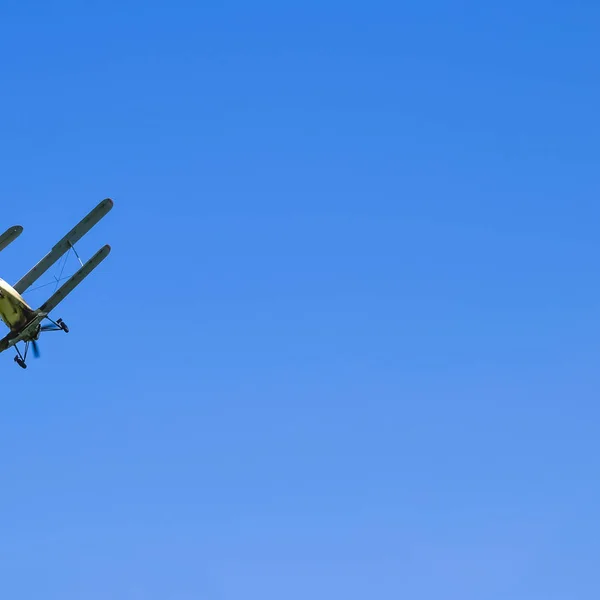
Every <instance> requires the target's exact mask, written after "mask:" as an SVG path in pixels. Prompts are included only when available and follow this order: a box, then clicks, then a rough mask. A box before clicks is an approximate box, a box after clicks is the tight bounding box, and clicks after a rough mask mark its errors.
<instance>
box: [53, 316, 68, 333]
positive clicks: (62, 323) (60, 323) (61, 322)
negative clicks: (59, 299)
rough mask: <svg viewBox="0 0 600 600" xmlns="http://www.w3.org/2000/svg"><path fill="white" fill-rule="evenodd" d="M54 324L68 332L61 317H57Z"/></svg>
mask: <svg viewBox="0 0 600 600" xmlns="http://www.w3.org/2000/svg"><path fill="white" fill-rule="evenodd" d="M56 324H57V325H58V326H59V327H60V328H61V329H62V330H63V331H64V332H65V333H69V328H68V327H67V324H66V323H65V322H64V321H63V320H62V319H58V321H56Z"/></svg>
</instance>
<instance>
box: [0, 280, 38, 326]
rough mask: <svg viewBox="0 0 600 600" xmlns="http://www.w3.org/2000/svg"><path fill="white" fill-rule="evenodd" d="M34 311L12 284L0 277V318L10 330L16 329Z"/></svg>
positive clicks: (23, 324) (29, 318)
mask: <svg viewBox="0 0 600 600" xmlns="http://www.w3.org/2000/svg"><path fill="white" fill-rule="evenodd" d="M34 316H35V311H34V310H33V309H32V308H31V306H29V305H28V304H27V302H25V300H24V299H23V297H22V296H21V294H19V292H17V290H15V289H14V288H13V287H12V285H10V284H8V283H6V281H4V280H3V279H0V319H2V321H3V322H4V324H5V325H6V326H7V327H8V328H9V329H10V330H11V331H18V330H19V329H21V328H22V327H24V326H25V325H26V324H27V323H28V322H29V321H30V320H31V319H32V318H33V317H34Z"/></svg>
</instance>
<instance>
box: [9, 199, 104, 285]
mask: <svg viewBox="0 0 600 600" xmlns="http://www.w3.org/2000/svg"><path fill="white" fill-rule="evenodd" d="M112 207H113V201H112V200H111V199H110V198H106V199H105V200H103V201H102V202H100V204H98V206H96V208H94V210H92V211H91V212H90V213H89V214H88V215H87V216H86V217H84V218H83V219H82V220H81V221H80V222H79V223H78V224H77V225H75V227H73V229H71V231H69V233H67V235H65V237H64V238H63V239H62V240H60V242H58V243H57V244H56V245H55V246H54V247H53V248H52V250H50V252H48V254H46V256H44V258H42V260H40V262H39V263H38V264H37V265H35V267H33V269H31V271H29V273H27V274H26V275H24V276H23V277H21V279H20V280H19V281H17V283H15V285H14V286H13V287H14V288H15V290H17V292H19V294H23V292H24V291H25V290H27V289H28V288H29V287H31V286H32V285H33V284H34V283H35V282H36V281H37V280H38V279H39V278H40V277H41V276H42V275H43V274H44V273H45V272H46V271H47V270H48V269H49V268H50V267H52V266H53V265H54V264H56V262H57V261H58V260H60V258H61V257H62V256H63V255H64V254H65V253H66V252H68V251H69V249H70V248H71V247H72V246H74V245H75V243H76V242H78V241H79V240H80V239H81V238H82V237H83V236H84V235H85V234H86V233H87V232H88V231H89V230H90V229H91V228H92V227H94V225H96V224H97V223H98V222H99V221H100V220H101V219H102V218H103V217H105V216H106V215H107V214H108V212H109V211H110V209H111V208H112Z"/></svg>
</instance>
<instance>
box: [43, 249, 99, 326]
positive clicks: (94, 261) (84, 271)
mask: <svg viewBox="0 0 600 600" xmlns="http://www.w3.org/2000/svg"><path fill="white" fill-rule="evenodd" d="M109 253H110V246H109V245H108V244H107V245H106V246H104V247H103V248H101V249H100V250H98V252H96V254H94V256H92V258H90V260H88V261H87V262H86V263H85V265H83V267H81V269H79V271H77V272H76V273H75V275H73V276H72V277H71V278H70V279H68V280H67V282H66V283H64V284H63V285H62V286H61V287H60V288H58V290H57V291H56V292H55V293H54V294H52V296H50V298H48V300H46V302H44V304H42V306H40V308H39V311H40V312H41V313H44V314H46V315H47V314H48V313H50V312H51V311H53V310H54V309H55V308H56V307H57V306H58V305H59V304H60V303H61V302H62V301H63V300H64V299H65V298H66V297H67V296H68V295H69V294H70V293H71V292H72V291H73V290H74V289H75V288H76V287H77V286H78V285H79V284H80V283H81V282H82V281H83V280H84V279H85V278H86V277H87V276H88V275H89V274H90V273H91V272H92V271H93V270H94V269H95V268H96V267H97V266H98V265H99V264H100V263H101V262H102V261H103V260H104V259H105V258H106V257H107V256H108V255H109Z"/></svg>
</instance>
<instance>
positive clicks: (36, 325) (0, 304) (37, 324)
mask: <svg viewBox="0 0 600 600" xmlns="http://www.w3.org/2000/svg"><path fill="white" fill-rule="evenodd" d="M112 206H113V201H112V200H111V199H110V198H106V199H105V200H103V201H102V202H100V204H98V205H97V206H96V208H94V209H93V210H92V211H91V212H90V213H89V214H88V215H87V216H86V217H85V218H84V219H82V220H81V221H80V222H79V223H78V224H77V225H76V226H75V227H74V228H73V229H72V230H71V231H70V232H69V233H67V235H65V236H64V237H63V238H62V239H61V240H60V241H59V242H58V243H57V244H55V245H54V246H53V248H52V249H51V250H50V252H49V253H48V254H46V256H44V258H42V260H40V261H39V262H38V263H37V264H36V265H35V266H34V267H33V268H32V269H31V270H30V271H29V272H28V273H26V274H25V275H24V276H23V277H22V278H21V279H20V280H19V281H17V283H15V284H14V286H12V285H10V284H8V283H7V282H6V281H4V280H3V279H0V320H2V322H3V323H4V324H5V325H6V326H7V327H8V328H9V330H10V332H9V333H8V335H6V336H5V337H4V338H2V339H0V353H1V352H4V351H5V350H8V349H9V348H11V347H14V348H15V350H16V353H17V356H16V357H15V362H16V363H17V364H18V365H19V366H20V367H22V368H26V366H27V365H26V364H25V360H26V358H27V353H28V350H29V347H30V345H31V346H32V347H33V353H34V355H35V356H38V355H39V353H38V349H37V340H38V338H39V336H40V334H41V333H42V332H46V331H64V332H65V333H69V328H68V327H67V326H66V324H65V323H64V321H63V320H62V319H58V320H56V321H54V320H53V319H52V318H50V316H49V314H50V313H51V312H52V311H53V310H54V309H55V308H56V307H57V306H58V305H59V304H60V303H61V302H62V301H63V300H64V299H65V298H66V297H67V296H68V295H69V294H70V293H71V292H72V291H73V290H74V289H75V288H76V287H77V286H78V285H79V284H80V283H81V282H82V281H83V280H84V279H85V278H86V277H87V276H88V275H89V274H90V273H91V272H92V271H93V270H94V269H96V267H98V266H99V265H100V263H101V262H102V261H103V260H104V259H105V258H106V257H107V256H108V255H109V253H110V250H111V248H110V246H109V245H108V244H106V245H105V246H103V247H102V248H101V249H100V250H98V252H96V254H94V256H92V258H90V259H89V260H88V261H87V262H86V263H85V264H84V263H83V262H82V261H81V259H80V258H79V255H78V254H77V251H76V250H75V247H74V245H75V243H76V242H77V241H79V240H80V239H81V238H82V237H83V236H84V235H85V234H86V233H87V232H88V231H89V230H90V229H91V228H92V227H94V225H96V224H97V223H98V222H99V221H100V220H101V219H102V218H103V217H104V216H106V214H107V213H108V212H109V211H110V210H111V209H112ZM22 231H23V228H22V227H21V226H14V227H11V228H10V229H9V230H7V231H6V232H5V233H4V234H2V235H0V251H2V250H3V249H4V248H6V247H7V246H8V245H9V244H10V243H12V242H13V241H14V240H15V239H16V238H17V237H19V235H20V234H21V233H22ZM69 250H73V251H74V252H75V254H76V255H77V258H78V259H79V262H80V263H81V268H80V269H79V270H78V271H76V272H75V274H74V275H72V276H71V277H70V278H69V279H68V280H67V281H66V282H65V283H64V284H63V285H62V286H61V287H60V288H58V289H57V290H56V291H55V292H54V294H52V296H50V298H48V300H46V302H44V303H43V304H42V305H41V306H40V307H39V308H38V309H36V310H34V309H33V308H31V306H29V304H27V302H26V301H25V299H24V298H23V296H22V295H21V294H23V293H24V292H25V291H26V290H28V289H29V288H30V287H31V285H32V284H33V283H35V282H36V281H37V280H38V279H39V278H40V277H41V276H42V275H43V274H44V273H46V272H47V271H48V269H49V268H50V267H52V266H53V265H54V264H56V263H57V261H58V260H59V259H60V258H61V257H62V256H64V255H65V253H67V252H69ZM44 321H48V322H49V324H43V322H44ZM21 342H23V343H24V344H25V348H24V351H23V352H21V350H20V349H19V348H18V346H17V344H19V343H21Z"/></svg>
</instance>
